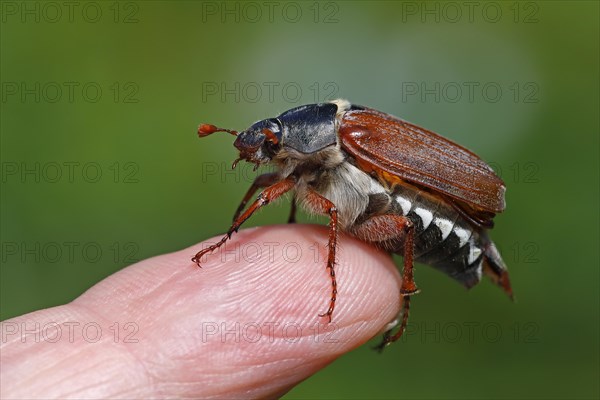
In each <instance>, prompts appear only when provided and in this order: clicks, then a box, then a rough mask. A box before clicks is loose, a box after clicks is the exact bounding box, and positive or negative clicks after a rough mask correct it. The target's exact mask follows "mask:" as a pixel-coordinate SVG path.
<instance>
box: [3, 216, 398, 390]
mask: <svg viewBox="0 0 600 400" xmlns="http://www.w3.org/2000/svg"><path fill="white" fill-rule="evenodd" d="M217 240H218V238H213V239H210V240H208V241H207V242H209V243H214V242H216V241H217ZM326 243H327V229H326V228H325V227H318V226H314V225H294V227H293V229H290V226H289V225H288V226H283V225H282V226H270V227H261V228H252V229H246V230H241V231H240V232H239V233H238V234H235V235H234V237H233V238H232V240H231V241H230V242H228V244H227V249H228V251H229V252H228V253H214V254H212V255H209V256H207V257H205V258H204V260H203V263H202V269H199V268H198V267H197V266H196V265H195V264H194V263H193V262H191V261H190V258H191V256H193V255H194V254H195V253H196V252H197V251H198V250H199V249H201V248H202V246H203V245H204V246H206V244H202V243H200V244H198V245H195V246H192V247H190V248H187V249H185V250H181V251H178V252H175V253H171V254H166V255H161V256H157V257H154V258H150V259H147V260H144V261H141V262H139V263H137V264H134V265H132V266H130V267H127V268H125V269H123V270H121V271H119V272H118V273H116V274H114V275H112V276H110V277H108V278H106V279H105V280H103V281H101V282H100V283H98V284H97V285H95V286H93V287H92V288H91V289H89V290H88V291H87V292H85V293H84V294H83V295H81V296H80V297H79V298H77V299H75V300H74V301H73V302H71V303H69V304H66V305H63V306H58V307H54V308H50V309H46V310H40V311H36V312H33V313H30V314H26V315H23V316H20V317H17V318H13V319H10V320H7V321H4V322H3V323H2V342H1V370H2V374H1V385H0V387H1V392H0V393H1V397H2V398H6V399H8V398H166V397H168V398H187V397H194V398H275V397H279V396H281V395H283V394H284V393H286V392H287V391H289V390H290V389H291V388H293V387H294V386H295V385H297V384H298V383H299V382H301V381H303V380H304V379H306V378H308V377H309V376H311V375H312V374H314V373H316V372H317V371H319V370H320V369H322V368H324V367H325V366H327V365H328V364H329V363H331V362H332V361H334V360H335V359H336V358H338V357H339V356H341V355H343V354H344V353H346V352H348V351H350V350H352V349H354V348H356V347H358V346H360V345H362V344H364V343H365V342H366V341H368V340H369V339H371V338H372V337H373V336H376V335H377V334H378V333H379V331H380V330H381V329H382V328H383V327H384V326H385V325H386V324H387V323H388V322H389V321H390V320H392V319H393V318H394V317H395V316H396V314H397V313H398V311H399V305H400V295H399V293H400V286H401V281H400V276H399V274H398V271H397V269H396V266H395V265H394V264H393V262H392V260H391V258H390V257H389V255H387V254H385V253H383V252H380V251H378V250H376V249H374V248H373V247H371V246H368V245H367V244H365V243H363V242H360V241H358V240H356V239H353V238H351V237H348V236H344V235H341V236H340V238H339V242H338V243H339V246H338V253H337V264H336V273H337V279H338V291H339V292H338V296H337V300H338V302H337V306H336V309H335V312H334V314H333V322H332V323H327V320H326V318H323V317H319V316H318V314H319V313H323V312H325V311H326V308H327V306H328V303H329V297H330V291H331V288H330V280H329V275H328V273H327V271H326V270H325V261H324V260H325V258H326V255H327V252H326V249H325V245H326ZM286 245H287V247H285V246H286ZM269 248H271V249H272V251H269ZM284 248H285V250H284ZM258 249H260V250H258ZM298 249H299V250H300V251H299V252H298ZM257 251H260V253H257ZM315 253H316V254H318V257H320V260H317V261H316V260H315ZM222 257H223V260H222ZM236 258H237V260H236ZM115 322H117V323H118V329H116V325H115ZM36 323H37V324H39V327H40V328H41V332H40V331H39V330H38V332H37V333H36V332H35V326H36ZM127 323H129V325H126V324H127ZM22 324H25V325H22ZM86 324H88V325H87V326H88V329H87V331H86V332H87V333H85V334H84V332H83V327H84V326H86ZM223 324H224V325H223ZM57 325H58V326H60V328H61V332H62V333H61V335H60V336H58V335H57V332H58V329H57V328H56V326H57ZM69 326H70V327H71V328H70V329H71V330H72V332H71V333H72V334H70V332H69V330H70V329H69ZM90 326H91V328H90ZM236 326H237V330H236ZM44 327H45V328H44ZM98 327H100V328H101V331H98V329H97V328H98ZM24 328H26V329H27V332H24V331H23V329H24ZM259 329H260V331H259ZM225 330H227V332H228V333H226V332H224V331H225ZM98 332H101V333H100V335H98ZM116 332H119V335H118V337H117V336H116ZM45 339H47V340H45ZM376 357H377V354H376V353H374V354H373V358H374V360H373V362H375V361H376Z"/></svg>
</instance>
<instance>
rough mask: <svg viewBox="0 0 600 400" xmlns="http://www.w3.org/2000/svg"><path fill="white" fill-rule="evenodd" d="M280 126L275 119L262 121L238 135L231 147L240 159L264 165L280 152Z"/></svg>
mask: <svg viewBox="0 0 600 400" xmlns="http://www.w3.org/2000/svg"><path fill="white" fill-rule="evenodd" d="M282 131H283V129H282V126H281V122H280V121H279V120H277V119H276V118H270V119H263V120H262V121H258V122H256V123H255V124H254V125H252V126H251V127H250V128H248V129H246V130H245V131H243V132H240V133H239V134H238V137H237V139H236V140H235V142H234V143H233V145H234V146H235V147H236V148H237V149H238V150H239V151H240V158H241V159H243V160H246V161H249V162H252V163H255V164H265V163H268V162H269V161H271V159H272V158H273V156H275V154H277V153H278V152H279V150H281V146H282Z"/></svg>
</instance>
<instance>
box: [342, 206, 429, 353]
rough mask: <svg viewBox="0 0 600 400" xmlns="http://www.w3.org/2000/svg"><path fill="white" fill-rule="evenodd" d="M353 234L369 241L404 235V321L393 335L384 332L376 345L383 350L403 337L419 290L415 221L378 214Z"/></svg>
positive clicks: (380, 240) (357, 228)
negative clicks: (416, 269)
mask: <svg viewBox="0 0 600 400" xmlns="http://www.w3.org/2000/svg"><path fill="white" fill-rule="evenodd" d="M352 232H353V234H354V235H355V236H357V237H359V238H363V239H365V240H368V241H369V242H382V241H386V240H394V239H397V238H398V237H404V254H403V258H404V268H403V271H402V286H401V288H400V294H401V295H402V310H401V315H402V322H401V324H400V328H398V332H396V333H395V334H393V335H392V330H391V329H390V330H388V331H386V332H385V333H384V336H383V341H382V342H381V344H380V345H378V346H377V347H376V349H377V350H379V351H381V350H383V348H384V347H385V346H387V345H388V344H390V343H393V342H395V341H396V340H398V339H400V337H402V334H403V333H404V330H405V329H406V325H407V323H408V315H409V310H410V296H412V295H413V294H416V293H418V292H419V289H418V288H417V285H416V284H415V280H414V273H413V252H414V240H415V229H414V225H413V223H412V222H411V221H410V220H409V219H408V218H406V217H403V216H401V215H395V214H384V215H377V216H374V217H371V218H369V219H367V220H366V221H364V222H362V223H361V224H360V225H358V226H356V227H354V228H353V230H352Z"/></svg>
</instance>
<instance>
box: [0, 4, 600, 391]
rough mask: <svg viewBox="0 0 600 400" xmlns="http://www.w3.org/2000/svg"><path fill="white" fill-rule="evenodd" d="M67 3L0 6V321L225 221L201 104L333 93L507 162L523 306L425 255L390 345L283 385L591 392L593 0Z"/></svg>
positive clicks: (240, 184)
mask: <svg viewBox="0 0 600 400" xmlns="http://www.w3.org/2000/svg"><path fill="white" fill-rule="evenodd" d="M65 4H66V3H64V4H63V3H62V2H53V3H43V2H10V1H5V2H2V28H1V41H0V46H1V69H0V71H1V75H2V76H1V81H2V103H1V106H2V114H1V133H2V136H1V156H2V194H1V205H2V209H1V219H2V226H1V234H2V238H1V240H2V267H1V275H0V276H1V286H0V287H1V295H0V299H1V308H0V317H1V318H2V319H6V318H10V317H13V316H16V315H19V314H22V313H27V312H30V311H33V310H37V309H40V308H44V307H50V306H54V305H58V304H62V303H65V302H68V301H70V300H72V299H73V298H75V297H77V296H78V295H79V294H81V293H82V292H83V291H85V290H86V289H87V288H89V287H90V286H92V285H93V284H94V283H96V282H98V281H100V280H101V279H102V278H104V277H106V276H108V275H110V274H112V273H114V272H115V271H117V270H119V269H121V268H123V267H125V266H126V265H128V264H131V263H132V262H134V261H135V260H140V259H144V258H147V257H150V256H153V255H157V254H161V253H165V252H170V251H174V250H178V249H181V248H183V247H185V246H188V245H191V244H193V243H196V242H198V241H200V240H203V239H206V238H208V237H211V236H213V235H216V234H218V233H221V232H223V231H224V230H225V229H226V228H227V226H228V224H229V222H230V217H231V215H232V212H233V211H234V210H235V207H236V206H237V204H238V202H239V200H240V198H241V196H242V195H243V193H244V192H245V190H246V188H247V187H248V185H249V184H250V181H251V180H252V177H253V176H254V173H252V171H251V170H250V169H248V168H247V167H245V168H242V169H239V170H237V171H236V172H235V173H231V172H230V171H229V169H228V168H229V165H230V163H231V161H232V160H233V159H234V158H235V157H236V153H235V151H234V149H233V147H232V146H231V144H232V138H231V137H230V136H229V135H226V134H222V135H215V136H213V137H210V138H207V139H204V140H202V141H200V140H198V138H197V137H196V133H195V129H196V127H197V125H198V124H199V123H200V122H209V123H214V124H218V125H222V126H224V127H229V128H232V129H243V128H245V127H247V126H248V125H250V124H251V123H252V122H254V121H256V120H258V119H263V118H266V117H270V116H275V115H277V114H279V113H280V112H282V111H284V110H287V109H289V108H292V107H294V106H297V105H301V104H305V103H314V102H318V101H323V100H328V99H332V98H336V97H343V98H347V99H349V100H351V101H352V102H355V103H358V104H363V105H368V106H371V107H374V108H377V109H379V110H382V111H385V112H388V113H391V114H395V115H397V116H401V117H403V118H405V119H407V120H409V121H412V122H415V123H417V124H419V125H422V126H424V127H427V128H430V129H432V130H434V131H436V132H439V133H442V134H444V135H445V136H447V137H449V138H451V139H452V140H455V141H457V142H458V143H461V144H462V145H464V146H466V147H469V148H470V149H472V150H474V151H475V152H476V153H478V154H479V155H480V156H482V157H483V158H484V159H485V160H487V161H489V162H490V163H491V164H492V165H493V166H494V168H495V169H496V170H497V171H498V173H499V174H501V175H502V177H503V179H504V180H505V182H506V185H507V188H508V189H507V204H508V208H507V210H506V212H505V213H504V214H502V215H500V216H499V217H498V218H497V219H496V228H495V229H494V231H493V232H492V236H493V238H494V240H495V242H496V243H497V244H498V246H499V247H500V249H501V251H502V252H503V254H504V258H505V259H506V261H507V263H508V264H509V267H510V272H511V278H512V282H513V287H514V289H515V292H516V296H517V302H516V303H514V304H513V303H511V302H510V301H508V300H507V299H506V298H505V296H504V294H503V293H502V292H501V291H500V290H498V289H497V288H495V287H494V286H493V285H491V284H490V283H489V282H487V281H486V282H483V283H482V284H481V285H479V286H477V287H476V288H474V289H473V290H471V291H469V292H467V291H465V290H463V289H462V288H461V287H460V286H459V285H457V284H455V283H454V282H452V281H450V280H449V279H447V278H445V277H444V276H442V275H441V274H439V273H438V272H436V271H434V270H432V269H430V268H428V267H424V266H418V269H417V274H418V277H417V279H418V282H419V285H420V286H421V288H422V289H423V292H422V294H420V295H419V296H418V299H416V298H415V301H414V302H413V310H412V311H413V312H412V315H411V326H410V327H409V331H408V333H407V335H406V336H405V338H404V340H403V341H402V343H400V344H398V345H395V346H393V347H391V348H389V349H388V350H387V351H386V352H385V353H384V354H383V355H381V356H380V355H377V354H376V353H374V352H372V351H371V350H370V349H369V348H368V346H364V347H363V348H360V349H358V350H356V351H354V352H352V353H350V354H347V355H346V356H344V357H342V358H341V359H340V360H338V361H336V362H335V363H334V364H332V365H331V366H330V367H328V368H326V369H325V370H323V371H322V372H320V373H318V374H317V375H316V376H313V377H311V378H310V379H308V380H307V381H305V382H303V383H302V384H300V385H299V386H298V387H297V388H295V389H294V390H292V391H291V392H290V393H289V394H288V395H287V396H286V397H287V398H290V399H292V398H335V397H339V398H360V397H369V398H442V399H446V398H482V399H491V398H571V399H574V398H598V396H599V383H598V376H599V372H600V371H599V356H598V354H599V349H598V343H599V329H598V328H599V327H598V325H599V324H598V321H599V291H598V286H599V273H598V270H599V269H598V267H599V265H598V264H599V258H598V243H599V238H598V227H599V221H598V214H599V213H598V192H599V177H598V171H599V165H598V153H599V143H598V138H599V129H598V128H599V122H598V118H599V117H598V110H599V104H598V103H599V87H598V77H599V66H598V62H599V50H598V48H599V44H598V37H599V30H598V15H599V9H598V2H560V1H548V2H545V1H536V2H512V1H506V2H504V1H502V2H491V3H488V2H452V3H444V2H370V1H369V2H366V1H348V2H344V1H339V2H338V1H336V2H322V3H315V2H290V3H286V2H273V3H263V2H255V3H244V2H227V3H223V2H193V1H179V2H177V1H175V2H167V1H148V2H120V3H116V2H111V1H107V2H104V1H100V2H77V5H76V6H73V8H72V9H70V8H69V7H70V6H66V5H65ZM269 4H270V5H269ZM287 212H288V207H287V205H283V206H279V207H277V206H276V207H272V208H270V209H269V210H268V211H264V212H262V213H260V214H259V215H257V216H256V217H255V218H253V219H252V220H251V221H250V222H249V223H248V224H247V226H252V225H264V224H274V223H282V222H284V221H285V219H286V216H287ZM301 219H303V220H305V221H306V220H307V219H306V217H305V216H301ZM357 301H360V299H357Z"/></svg>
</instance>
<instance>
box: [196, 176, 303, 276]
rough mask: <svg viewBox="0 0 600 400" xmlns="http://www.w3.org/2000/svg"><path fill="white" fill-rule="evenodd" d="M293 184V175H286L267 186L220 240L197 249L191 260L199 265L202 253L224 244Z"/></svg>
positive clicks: (209, 251) (294, 183)
mask: <svg viewBox="0 0 600 400" xmlns="http://www.w3.org/2000/svg"><path fill="white" fill-rule="evenodd" d="M295 185H296V180H295V179H294V178H293V177H288V178H286V179H284V180H281V181H279V182H277V183H275V184H273V185H271V186H269V187H268V188H266V189H265V190H263V191H262V192H261V193H260V194H259V195H258V198H257V199H256V200H255V201H254V202H253V203H252V204H251V205H250V207H248V209H247V210H246V211H245V212H244V213H243V214H242V215H241V216H240V217H237V218H236V219H235V221H234V222H233V225H231V227H230V228H229V230H228V231H227V234H226V235H225V236H223V238H222V239H221V240H219V241H218V242H217V243H215V244H213V245H211V246H209V247H207V248H206V249H203V250H201V251H199V252H198V253H197V254H196V255H195V256H194V258H192V261H193V262H195V263H196V264H198V266H200V258H201V257H202V256H203V255H205V254H207V253H211V252H213V251H214V250H216V249H218V248H219V247H221V246H222V245H223V244H225V242H226V241H227V240H228V239H231V235H232V234H233V233H234V232H237V231H238V229H240V226H241V225H242V224H243V223H244V222H245V221H246V220H247V219H248V218H250V217H251V216H252V214H254V212H255V211H256V210H258V209H259V208H261V207H262V206H265V205H267V204H269V203H270V202H272V201H274V200H276V199H277V198H279V197H281V196H282V195H284V194H285V193H287V192H288V191H289V190H290V189H292V188H293V187H294V186H295Z"/></svg>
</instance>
